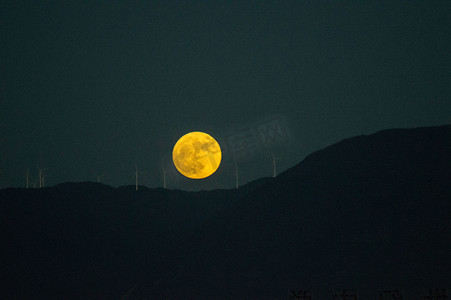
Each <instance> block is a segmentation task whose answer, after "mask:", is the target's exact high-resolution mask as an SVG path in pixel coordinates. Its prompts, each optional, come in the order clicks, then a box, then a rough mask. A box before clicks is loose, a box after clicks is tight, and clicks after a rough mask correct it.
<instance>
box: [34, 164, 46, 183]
mask: <svg viewBox="0 0 451 300" xmlns="http://www.w3.org/2000/svg"><path fill="white" fill-rule="evenodd" d="M36 167H37V168H38V170H39V188H43V187H44V186H45V171H46V170H47V168H46V169H43V168H40V167H39V166H38V165H36Z"/></svg>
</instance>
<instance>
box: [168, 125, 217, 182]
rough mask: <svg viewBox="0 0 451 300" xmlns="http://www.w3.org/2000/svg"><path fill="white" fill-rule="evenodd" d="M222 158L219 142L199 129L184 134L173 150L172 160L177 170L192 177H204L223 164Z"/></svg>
mask: <svg viewBox="0 0 451 300" xmlns="http://www.w3.org/2000/svg"><path fill="white" fill-rule="evenodd" d="M221 158H222V152H221V147H220V146H219V144H218V142H217V141H216V140H215V139H214V138H213V137H212V136H210V135H208V134H206V133H204V132H199V131H194V132H190V133H187V134H185V135H184V136H182V137H181V138H180V139H179V140H178V141H177V143H176V144H175V146H174V149H173V151H172V160H173V162H174V165H175V167H176V168H177V170H178V171H179V172H180V173H181V174H182V175H184V176H186V177H188V178H192V179H202V178H206V177H208V176H210V175H211V174H213V173H214V172H215V171H216V170H217V169H218V167H219V165H220V164H221Z"/></svg>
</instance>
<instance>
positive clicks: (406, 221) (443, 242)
mask: <svg viewBox="0 0 451 300" xmlns="http://www.w3.org/2000/svg"><path fill="white" fill-rule="evenodd" d="M0 222H1V224H0V243H1V250H0V251H1V253H0V288H1V290H0V296H1V298H9V299H11V298H28V299H36V298H39V297H44V296H45V298H58V299H67V298H70V299H72V298H73V299H101V298H108V299H109V298H111V299H119V298H124V299H139V298H151V299H288V297H289V293H290V290H292V289H309V290H311V291H312V293H313V298H314V299H332V297H331V295H332V291H333V290H334V289H357V290H358V292H359V295H360V296H361V299H378V296H379V291H381V290H384V289H385V290H387V289H398V290H400V291H401V292H402V293H403V295H404V299H410V298H412V299H421V296H422V295H424V291H425V289H427V288H431V287H441V288H447V289H448V291H449V289H450V288H451V126H449V125H447V126H440V127H429V128H417V129H393V130H385V131H381V132H378V133H376V134H372V135H369V136H359V137H354V138H350V139H347V140H344V141H342V142H339V143H337V144H334V145H332V146H330V147H328V148H325V149H323V150H321V151H318V152H315V153H313V154H311V155H310V156H308V157H307V158H306V159H305V160H304V161H302V162H301V163H299V164H298V165H296V166H295V167H293V168H291V169H289V170H287V171H286V172H284V173H282V174H281V175H280V176H278V177H276V178H271V179H269V178H268V179H261V180H258V181H256V182H252V183H249V184H248V185H246V186H243V187H241V188H240V189H239V190H214V191H202V192H183V191H176V190H164V189H146V188H145V187H141V188H140V190H139V191H135V190H134V187H121V188H112V187H109V186H105V185H102V184H95V183H66V184H61V185H57V186H54V187H50V188H42V189H4V190H1V191H0Z"/></svg>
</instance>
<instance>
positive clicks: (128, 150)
mask: <svg viewBox="0 0 451 300" xmlns="http://www.w3.org/2000/svg"><path fill="white" fill-rule="evenodd" d="M0 38H1V47H0V59H1V65H0V187H6V186H24V185H25V177H24V176H25V174H26V172H27V168H29V169H30V174H31V175H32V176H33V177H35V178H36V176H37V168H36V164H39V165H40V166H42V167H45V168H48V170H47V177H46V183H47V184H48V185H54V184H58V183H61V182H66V181H87V180H89V181H95V180H96V178H95V176H94V175H93V173H102V172H105V173H106V176H105V178H104V179H103V181H104V182H105V183H107V184H110V185H113V186H118V185H125V184H133V183H134V179H133V177H132V176H133V172H134V164H135V163H136V164H137V165H138V167H139V168H140V169H141V170H142V171H144V172H145V174H143V175H142V176H141V178H142V183H143V184H144V185H146V186H149V187H157V186H162V184H163V180H162V166H165V167H166V169H167V170H168V187H169V188H180V189H189V190H198V189H213V188H218V187H225V188H232V187H234V184H235V179H234V172H235V169H234V160H237V161H238V166H239V170H240V178H241V179H240V181H241V183H245V182H247V181H249V180H253V179H256V178H258V177H263V176H270V175H271V172H272V169H271V156H272V155H274V156H276V157H280V159H279V160H277V163H278V168H277V169H278V172H280V171H283V170H284V169H286V168H289V167H291V166H294V165H295V164H296V163H298V162H300V161H301V160H302V159H303V158H304V157H305V156H306V155H308V154H310V153H311V152H313V151H315V150H318V149H320V148H322V147H325V146H327V145H329V144H331V143H334V142H337V141H339V140H341V139H343V138H347V137H351V136H355V135H360V134H368V133H373V132H375V131H378V130H382V129H386V128H395V127H418V126H430V125H441V124H445V123H450V120H451V97H450V94H451V93H450V92H451V54H450V53H451V50H450V47H451V1H293V2H287V1H284V2H279V1H271V2H269V1H258V2H257V1H251V2H244V1H233V2H232V1H230V2H228V1H209V2H203V1H202V2H200V1H177V2H173V1H170V2H168V1H152V2H150V3H147V2H146V3H141V2H139V3H138V2H130V1H123V2H116V1H102V2H97V1H85V2H78V3H76V2H74V3H69V2H68V1H60V2H48V1H42V2H38V1H26V2H19V1H2V2H1V4H0ZM262 124H263V125H262ZM262 126H263V127H262ZM265 126H266V127H265ZM271 126H272V127H271ZM262 128H266V129H267V128H276V129H277V130H278V131H277V132H279V135H275V136H274V137H275V139H274V140H273V142H271V143H269V144H263V143H262V141H261V139H259V138H260V136H259V135H258V134H259V132H260V133H261V132H262V131H261V129H262ZM195 130H196V131H204V132H207V133H210V134H211V135H212V136H213V137H215V138H216V139H217V140H218V142H219V143H220V144H221V146H222V147H223V150H224V153H223V162H222V164H221V166H220V168H219V170H218V172H217V173H216V174H214V175H213V176H212V177H210V178H208V179H205V180H202V181H195V180H189V179H185V178H183V177H182V176H181V175H178V173H176V171H175V169H174V167H173V166H172V163H171V161H170V158H171V152H172V146H173V145H174V144H175V142H176V141H177V139H178V138H179V137H180V136H182V135H183V134H185V133H187V132H189V131H195ZM259 130H260V131H259ZM246 134H247V137H246V138H245V139H244V140H243V141H244V142H245V143H244V146H249V143H254V142H255V143H256V147H255V149H254V151H253V152H249V151H248V150H250V149H251V148H250V146H249V147H248V148H249V149H247V148H246V149H245V150H243V151H245V153H246V154H248V156H247V157H240V158H237V157H236V152H234V150H233V149H235V148H233V147H234V146H233V145H232V144H231V143H232V142H231V141H232V140H234V138H236V137H243V136H246ZM249 134H251V135H250V137H249ZM246 151H247V152H246ZM252 153H253V154H252Z"/></svg>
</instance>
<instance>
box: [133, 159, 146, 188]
mask: <svg viewBox="0 0 451 300" xmlns="http://www.w3.org/2000/svg"><path fill="white" fill-rule="evenodd" d="M140 173H141V174H143V173H144V172H141V171H139V170H138V166H137V165H136V164H135V188H136V190H138V176H139V174H140Z"/></svg>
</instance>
